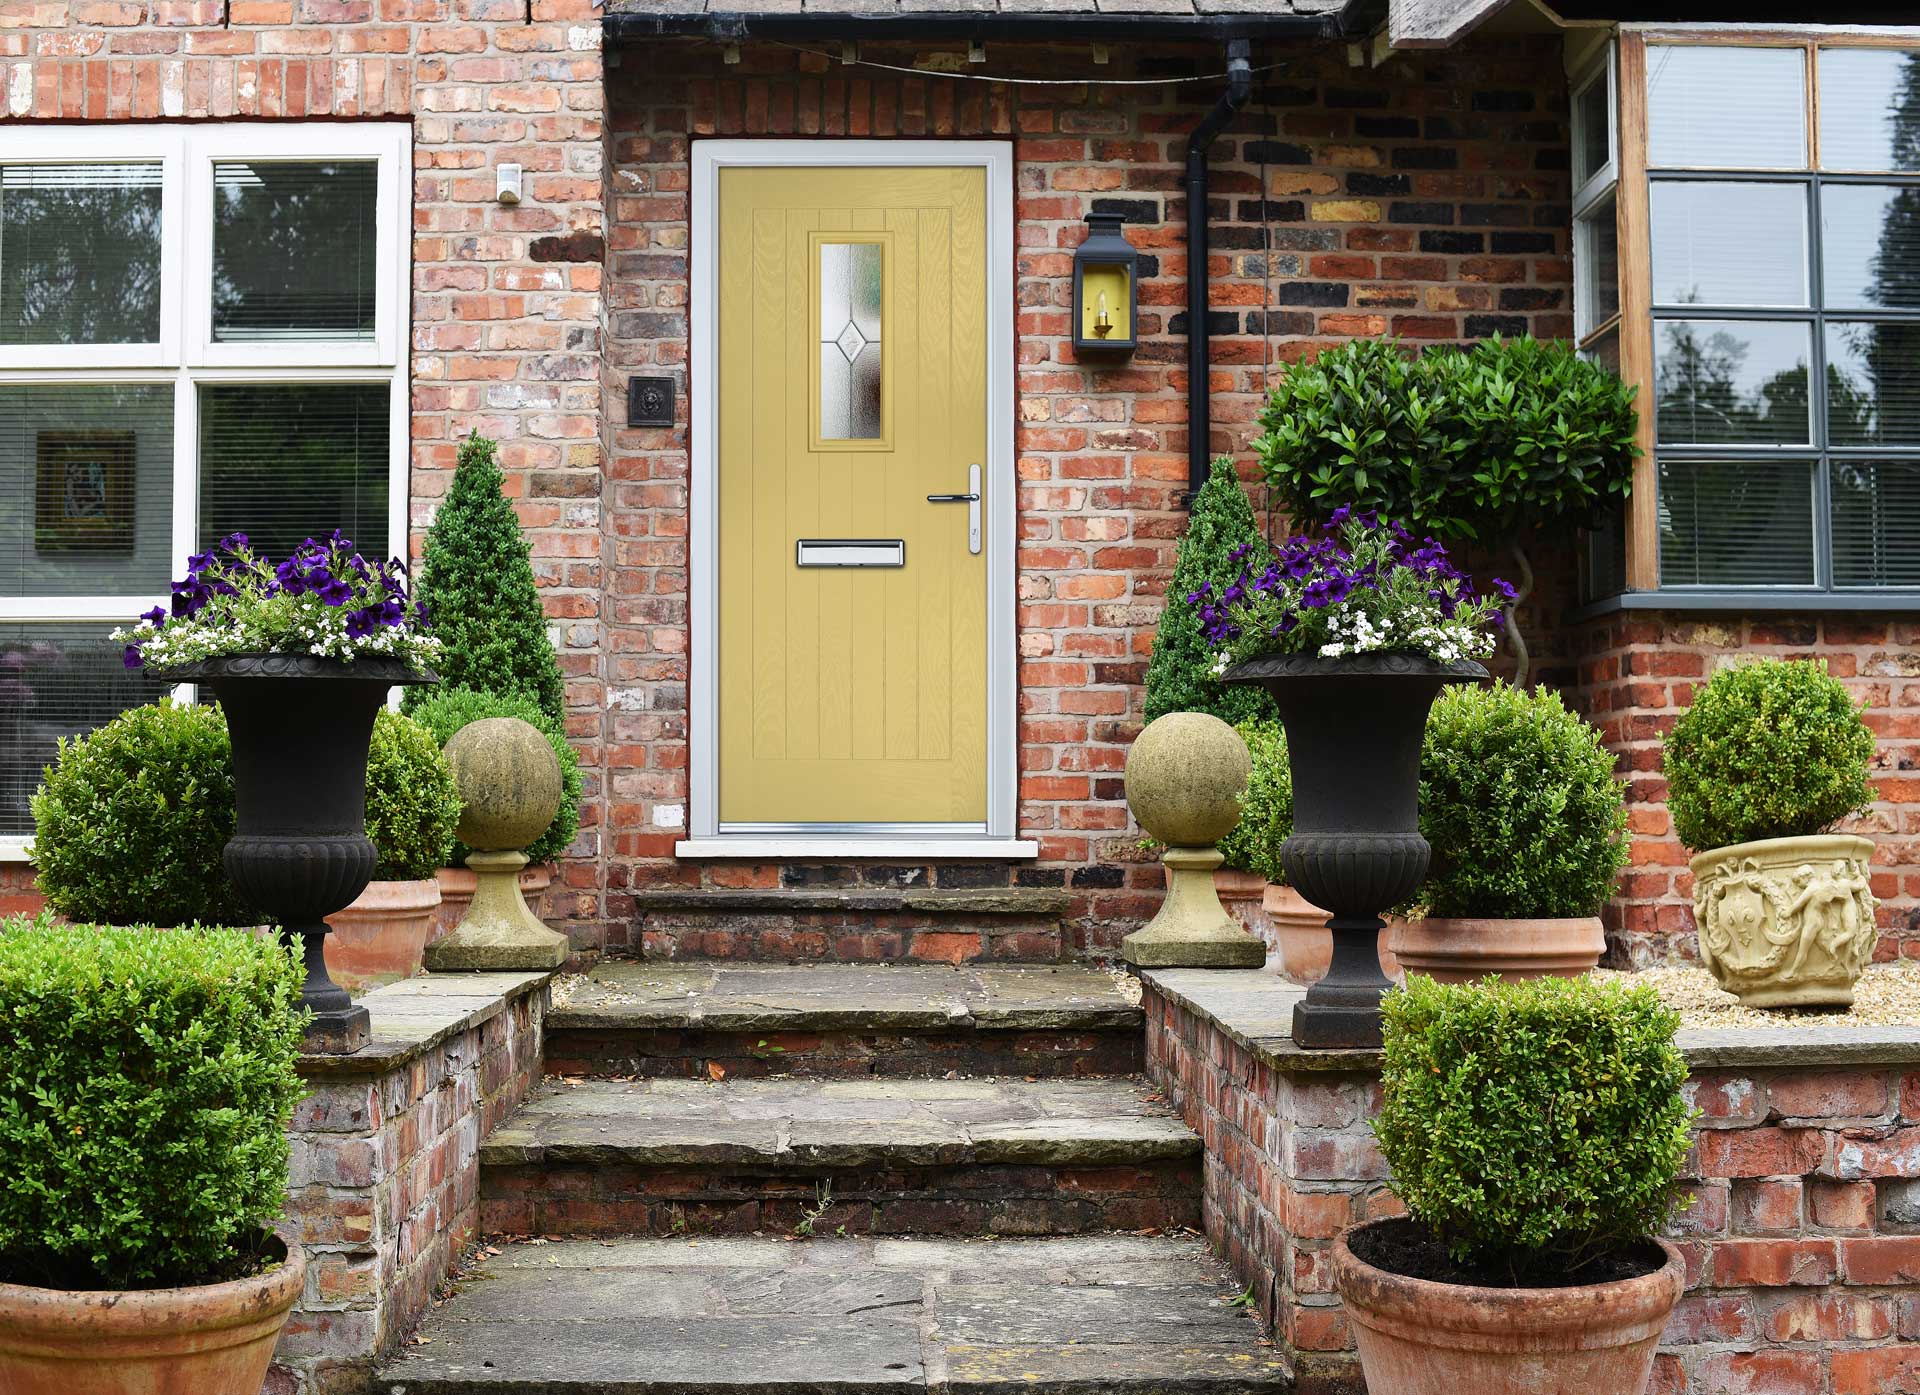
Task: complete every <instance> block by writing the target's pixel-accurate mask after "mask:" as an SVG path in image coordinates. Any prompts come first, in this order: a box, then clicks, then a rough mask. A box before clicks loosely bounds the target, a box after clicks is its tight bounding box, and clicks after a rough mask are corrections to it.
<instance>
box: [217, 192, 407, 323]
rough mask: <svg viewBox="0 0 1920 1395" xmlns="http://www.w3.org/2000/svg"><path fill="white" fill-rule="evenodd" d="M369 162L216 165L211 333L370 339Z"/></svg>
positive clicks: (371, 232) (371, 198) (372, 295)
mask: <svg viewBox="0 0 1920 1395" xmlns="http://www.w3.org/2000/svg"><path fill="white" fill-rule="evenodd" d="M377 175H378V165H377V164H376V163H375V162H374V161H371V160H356V161H346V160H342V161H327V162H319V163H315V162H274V161H257V162H253V163H219V164H216V165H214V167H213V337H214V338H215V339H217V340H220V341H222V342H225V343H252V342H258V341H261V340H275V339H371V338H372V337H373V320H374V301H375V288H374V276H375V273H376V257H375V255H374V248H375V237H376V232H375V218H374V211H375V210H374V204H375V194H376V189H377V186H378V183H379V181H378V178H377Z"/></svg>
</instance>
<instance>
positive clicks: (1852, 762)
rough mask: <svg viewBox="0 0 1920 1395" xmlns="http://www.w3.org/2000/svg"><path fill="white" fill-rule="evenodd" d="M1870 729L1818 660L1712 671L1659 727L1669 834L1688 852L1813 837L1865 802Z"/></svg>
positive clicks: (1843, 688) (1870, 793)
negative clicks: (1668, 726)
mask: <svg viewBox="0 0 1920 1395" xmlns="http://www.w3.org/2000/svg"><path fill="white" fill-rule="evenodd" d="M1873 752H1874V737H1873V731H1872V729H1871V728H1870V727H1868V726H1867V724H1866V722H1865V721H1863V720H1862V719H1861V716H1860V706H1859V704H1858V703H1856V702H1855V701H1854V698H1853V695H1852V694H1851V693H1849V692H1848V691H1847V688H1846V685H1845V684H1844V683H1842V682H1840V680H1839V679H1837V678H1834V677H1833V676H1832V675H1830V674H1829V673H1828V672H1827V665H1826V662H1825V660H1822V659H1760V660H1756V661H1753V662H1750V663H1742V664H1735V665H1734V666H1733V667H1731V668H1724V669H1722V670H1720V672H1718V673H1716V674H1715V675H1714V676H1713V678H1712V679H1711V681H1709V682H1708V683H1707V684H1706V685H1705V686H1704V687H1702V688H1701V689H1699V690H1698V691H1697V692H1696V693H1695V694H1694V696H1693V705H1692V706H1691V707H1689V708H1688V709H1687V710H1686V711H1685V712H1684V713H1682V714H1681V716H1680V719H1679V720H1678V721H1677V722H1675V723H1674V726H1673V730H1672V731H1671V732H1670V733H1668V735H1667V741H1666V750H1665V751H1664V752H1663V754H1662V765H1663V768H1664V770H1665V773H1666V777H1667V809H1668V812H1669V813H1671V814H1672V816H1673V831H1674V832H1675V834H1677V835H1678V836H1679V839H1680V841H1681V842H1682V843H1684V844H1685V845H1686V846H1687V847H1689V848H1692V849H1693V850H1694V851H1695V852H1706V851H1708V850H1710V849H1713V848H1724V847H1731V846H1732V845H1733V844H1736V843H1750V842H1753V841H1754V840H1756V839H1760V838H1794V837H1801V836H1804V835H1807V834H1811V833H1821V832H1824V831H1825V830H1827V829H1829V828H1831V827H1832V826H1833V825H1834V824H1836V823H1838V822H1839V821H1840V820H1841V819H1844V818H1846V817H1847V816H1848V815H1849V814H1854V813H1858V812H1859V811H1860V810H1861V809H1864V808H1865V807H1866V806H1867V804H1868V803H1869V802H1870V801H1871V800H1872V798H1873V789H1872V787H1871V786H1870V785H1869V784H1868V783H1867V769H1868V766H1869V764H1870V762H1871V761H1872V760H1873Z"/></svg>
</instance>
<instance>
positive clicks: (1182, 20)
mask: <svg viewBox="0 0 1920 1395" xmlns="http://www.w3.org/2000/svg"><path fill="white" fill-rule="evenodd" d="M1369 8H1371V7H1370V6H1369V5H1368V3H1367V0H606V7H605V10H604V11H603V14H604V23H605V27H606V29H607V31H608V34H609V36H610V37H612V38H615V39H622V38H634V39H638V38H650V37H672V36H684V37H689V38H710V39H752V38H801V37H808V36H811V37H815V38H821V37H825V36H827V35H828V34H832V35H835V36H841V35H844V36H847V37H860V36H866V37H873V38H884V37H899V38H902V39H925V40H939V39H956V38H979V39H986V38H1001V39H1013V38H1024V39H1034V40H1046V39H1068V38H1074V37H1085V36H1088V35H1091V34H1094V33H1099V34H1102V35H1106V36H1109V37H1112V38H1115V39H1126V38H1138V39H1150V38H1189V39H1195V40H1203V39H1209V38H1224V37H1242V38H1244V37H1255V36H1259V35H1272V36H1281V35H1288V36H1293V37H1298V38H1322V37H1328V38H1330V37H1334V36H1336V35H1339V34H1343V33H1345V32H1346V31H1347V28H1348V23H1347V18H1348V17H1349V16H1350V15H1352V14H1353V13H1354V12H1356V11H1359V10H1362V9H1369Z"/></svg>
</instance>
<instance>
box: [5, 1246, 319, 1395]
mask: <svg viewBox="0 0 1920 1395" xmlns="http://www.w3.org/2000/svg"><path fill="white" fill-rule="evenodd" d="M306 1269H307V1264H306V1258H305V1256H303V1255H302V1254H301V1253H300V1250H299V1249H298V1248H297V1247H296V1248H295V1249H294V1250H293V1252H292V1253H291V1254H289V1255H288V1256H287V1262H286V1263H285V1264H283V1265H281V1266H280V1267H279V1268H277V1269H275V1270H273V1271H272V1272H270V1273H266V1274H259V1275H256V1276H255V1277H253V1278H250V1279H235V1280H233V1281H232V1282H230V1283H224V1284H206V1285H204V1286H199V1287H194V1288H154V1289H134V1290H130V1291H127V1292H118V1291H116V1292H87V1291H69V1290H65V1289H51V1288H28V1287H26V1286H24V1285H19V1284H0V1391H5V1392H6V1395H259V1391H260V1386H261V1383H262V1382H263V1381H265V1380H266V1378H267V1367H268V1365H269V1364H270V1363H271V1362H272V1360H273V1345H274V1342H275V1341H277V1340H278V1339H279V1336H280V1329H281V1328H282V1327H284V1326H285V1325H286V1321H287V1312H288V1310H289V1309H291V1308H292V1307H293V1304H294V1301H295V1300H296V1299H298V1298H299V1297H300V1286H301V1282H302V1280H303V1279H304V1278H305V1276H306Z"/></svg>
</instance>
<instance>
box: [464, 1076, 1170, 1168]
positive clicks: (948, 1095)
mask: <svg viewBox="0 0 1920 1395" xmlns="http://www.w3.org/2000/svg"><path fill="white" fill-rule="evenodd" d="M1199 1151H1200V1140H1199V1138H1198V1137H1197V1136H1196V1135H1195V1134H1194V1133H1193V1131H1192V1130H1191V1129H1189V1128H1188V1127H1187V1126H1186V1125H1185V1124H1184V1123H1182V1122H1181V1121H1180V1120H1179V1119H1178V1118H1176V1117H1175V1116H1174V1115H1173V1113H1172V1111H1171V1109H1169V1108H1168V1106H1167V1105H1166V1103H1165V1102H1164V1101H1163V1100H1160V1099H1159V1098H1158V1097H1157V1096H1155V1095H1153V1093H1152V1092H1151V1090H1150V1089H1149V1087H1147V1086H1146V1085H1144V1084H1143V1083H1142V1082H1140V1081H1137V1080H1020V1079H1008V1078H1004V1077H1002V1078H995V1079H986V1080H857V1081H816V1080H809V1079H788V1078H781V1079H773V1080H738V1081H729V1082H727V1083H725V1084H713V1083H708V1082H701V1081H690V1080H672V1079H664V1080H662V1079H649V1080H632V1081H618V1080H586V1081H567V1082H555V1081H551V1080H549V1081H547V1082H545V1083H544V1084H543V1085H542V1086H541V1088H540V1090H539V1091H538V1092H537V1093H536V1094H535V1096H534V1097H533V1098H531V1099H529V1100H528V1102H527V1103H526V1105H525V1106H523V1107H522V1108H521V1110H520V1112H519V1113H517V1114H515V1115H514V1116H513V1117H512V1118H511V1119H509V1120H508V1121H507V1122H506V1123H505V1124H503V1125H502V1126H501V1127H500V1128H498V1129H496V1130H495V1131H494V1132H493V1134H492V1135H491V1136H490V1137H489V1138H488V1139H487V1141H486V1142H485V1143H483V1144H482V1145H481V1148H480V1159H481V1162H482V1163H483V1164H492V1165H499V1166H508V1165H526V1164H540V1163H548V1162H551V1163H580V1162H605V1163H612V1162H619V1163H627V1164H632V1165H637V1166H670V1165H684V1164H689V1163H728V1164H736V1165H738V1164H748V1165H752V1166H755V1167H768V1168H776V1169H778V1168H793V1169H809V1168H863V1167H873V1166H882V1165H895V1164H897V1165H902V1166H914V1167H934V1166H952V1165H956V1164H961V1163H968V1162H980V1163H1024V1164H1038V1165H1102V1164H1108V1163H1130V1162H1140V1161H1145V1160H1150V1159H1167V1158H1183V1157H1191V1156H1194V1155H1195V1154H1197V1153H1198V1152H1199Z"/></svg>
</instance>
